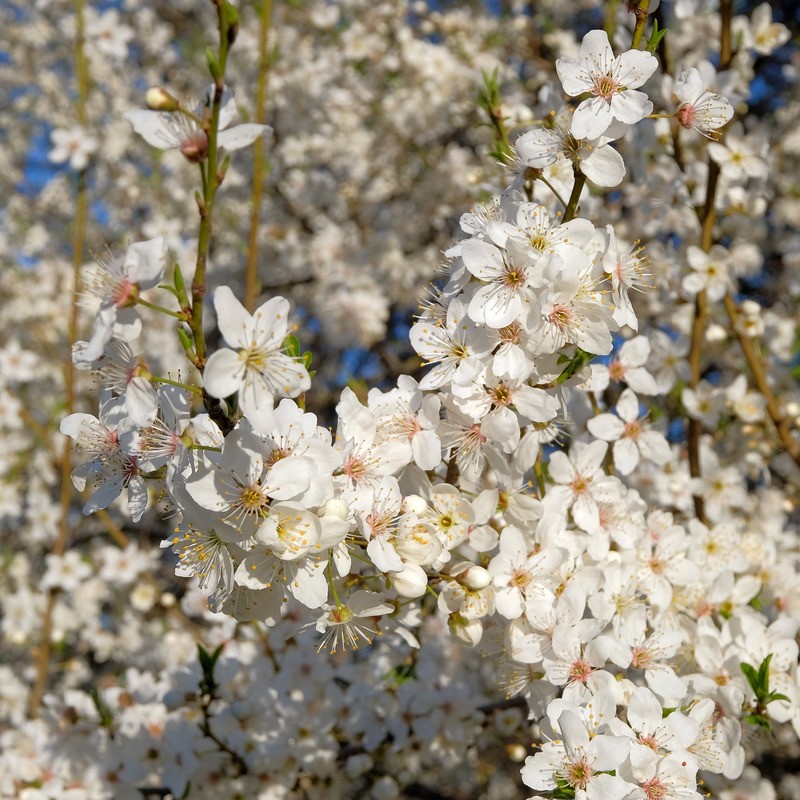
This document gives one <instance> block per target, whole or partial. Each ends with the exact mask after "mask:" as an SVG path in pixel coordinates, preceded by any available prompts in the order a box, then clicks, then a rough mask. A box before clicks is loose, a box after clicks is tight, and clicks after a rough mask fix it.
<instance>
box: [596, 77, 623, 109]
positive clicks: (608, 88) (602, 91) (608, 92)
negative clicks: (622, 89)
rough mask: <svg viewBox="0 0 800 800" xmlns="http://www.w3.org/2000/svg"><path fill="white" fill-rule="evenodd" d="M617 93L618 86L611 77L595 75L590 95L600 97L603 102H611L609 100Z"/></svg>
mask: <svg viewBox="0 0 800 800" xmlns="http://www.w3.org/2000/svg"><path fill="white" fill-rule="evenodd" d="M618 92H619V84H618V83H617V82H616V81H615V80H614V78H613V77H612V76H611V75H595V76H594V87H593V88H592V94H593V95H595V96H596V97H602V98H603V99H604V100H608V101H609V102H610V101H611V98H612V97H613V96H614V95H615V94H617V93H618Z"/></svg>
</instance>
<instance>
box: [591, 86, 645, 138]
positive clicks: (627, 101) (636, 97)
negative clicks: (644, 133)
mask: <svg viewBox="0 0 800 800" xmlns="http://www.w3.org/2000/svg"><path fill="white" fill-rule="evenodd" d="M611 111H612V113H613V114H614V118H615V119H617V120H619V121H620V122H625V123H626V124H628V125H633V124H635V123H637V122H639V120H642V119H644V118H645V117H646V116H647V115H648V114H652V113H653V103H652V102H651V101H650V100H649V99H648V97H647V95H646V94H645V93H644V92H637V91H636V90H635V89H629V90H628V91H626V92H620V93H619V94H617V95H614V99H613V100H612V101H611ZM599 135H600V134H598V136H599Z"/></svg>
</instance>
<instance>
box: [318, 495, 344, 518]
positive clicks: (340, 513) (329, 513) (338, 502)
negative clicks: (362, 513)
mask: <svg viewBox="0 0 800 800" xmlns="http://www.w3.org/2000/svg"><path fill="white" fill-rule="evenodd" d="M347 512H348V507H347V503H345V501H344V500H342V499H341V498H339V497H334V498H333V499H332V500H328V502H327V503H325V511H324V512H323V515H324V516H326V517H336V518H337V519H347Z"/></svg>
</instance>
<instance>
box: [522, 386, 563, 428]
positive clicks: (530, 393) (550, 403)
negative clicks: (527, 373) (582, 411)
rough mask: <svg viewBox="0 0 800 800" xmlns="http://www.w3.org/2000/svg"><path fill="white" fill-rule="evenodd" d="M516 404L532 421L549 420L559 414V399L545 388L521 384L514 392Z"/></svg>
mask: <svg viewBox="0 0 800 800" xmlns="http://www.w3.org/2000/svg"><path fill="white" fill-rule="evenodd" d="M514 406H515V408H516V409H517V411H519V413H520V414H523V415H524V416H526V417H527V418H528V419H529V420H531V421H532V422H549V421H550V420H551V419H554V418H555V417H556V415H557V414H558V411H559V408H560V405H559V402H558V400H557V399H556V398H555V397H553V396H552V395H550V394H548V393H547V392H546V391H544V389H534V388H533V387H531V386H520V387H519V389H517V390H515V392H514Z"/></svg>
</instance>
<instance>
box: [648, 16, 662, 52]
mask: <svg viewBox="0 0 800 800" xmlns="http://www.w3.org/2000/svg"><path fill="white" fill-rule="evenodd" d="M666 35H667V29H666V28H664V29H663V30H659V29H658V20H653V31H652V33H651V34H650V38H649V39H648V40H647V44H646V45H645V48H644V49H645V50H647V52H648V53H655V51H656V49H657V48H658V45H659V43H660V42H661V40H662V39H663V38H664V37H665V36H666Z"/></svg>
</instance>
